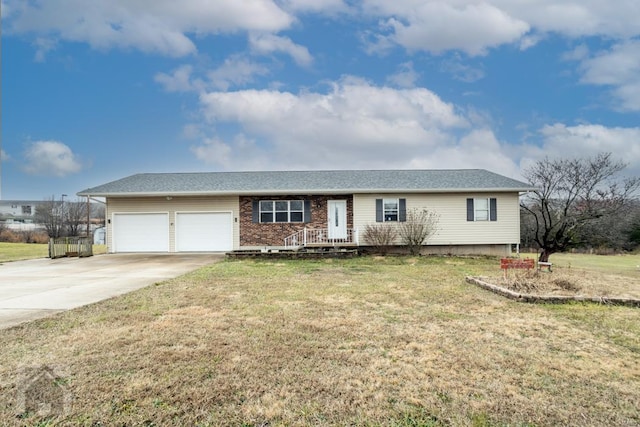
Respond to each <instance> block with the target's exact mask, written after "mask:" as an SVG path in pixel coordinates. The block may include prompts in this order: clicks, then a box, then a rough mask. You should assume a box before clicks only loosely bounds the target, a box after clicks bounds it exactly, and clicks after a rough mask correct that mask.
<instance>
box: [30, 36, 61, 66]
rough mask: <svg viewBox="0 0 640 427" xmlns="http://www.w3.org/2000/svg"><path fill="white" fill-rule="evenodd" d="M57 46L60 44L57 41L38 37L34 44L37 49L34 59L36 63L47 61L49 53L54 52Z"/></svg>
mask: <svg viewBox="0 0 640 427" xmlns="http://www.w3.org/2000/svg"><path fill="white" fill-rule="evenodd" d="M57 45H58V42H57V41H56V40H52V39H49V38H45V37H37V38H36V39H35V40H34V42H33V46H35V48H36V53H35V55H34V58H33V59H34V60H35V61H36V62H44V61H45V60H46V57H47V53H49V52H50V51H52V50H54V49H55V48H56V46H57Z"/></svg>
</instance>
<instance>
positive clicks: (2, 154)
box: [0, 150, 10, 162]
mask: <svg viewBox="0 0 640 427" xmlns="http://www.w3.org/2000/svg"><path fill="white" fill-rule="evenodd" d="M9 159H10V157H9V155H8V154H7V152H6V151H4V150H0V161H2V162H6V161H7V160H9Z"/></svg>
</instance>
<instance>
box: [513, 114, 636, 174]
mask: <svg viewBox="0 0 640 427" xmlns="http://www.w3.org/2000/svg"><path fill="white" fill-rule="evenodd" d="M539 133H540V136H541V137H542V144H541V145H527V146H523V147H522V156H523V158H522V161H521V166H522V167H525V168H526V167H527V166H528V165H530V164H532V163H533V162H534V161H535V160H540V159H542V158H544V157H551V158H554V157H556V158H557V157H593V156H595V155H597V154H598V153H602V152H611V153H613V155H614V156H615V157H616V158H618V159H619V160H622V161H624V162H625V163H628V164H629V168H628V170H627V172H628V173H630V174H633V175H635V176H640V143H638V141H640V127H631V128H623V127H606V126H602V125H595V124H582V125H577V126H567V125H565V124H563V123H556V124H553V125H546V126H544V127H542V128H541V129H540V131H539Z"/></svg>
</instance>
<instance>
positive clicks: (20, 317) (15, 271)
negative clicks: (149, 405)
mask: <svg viewBox="0 0 640 427" xmlns="http://www.w3.org/2000/svg"><path fill="white" fill-rule="evenodd" d="M223 257H224V255H222V254H108V255H97V256H93V257H89V258H60V259H55V260H52V259H48V258H43V259H33V260H28V261H15V262H7V263H4V264H0V329H2V328H7V327H10V326H14V325H17V324H19V323H22V322H25V321H28V320H33V319H38V318H41V317H46V316H49V315H51V314H53V313H58V312H60V311H65V310H69V309H72V308H75V307H80V306H83V305H87V304H91V303H94V302H97V301H101V300H103V299H107V298H110V297H113V296H116V295H121V294H124V293H127V292H131V291H133V290H135V289H139V288H142V287H145V286H148V285H151V284H153V283H157V282H161V281H163V280H167V279H171V278H173V277H176V276H180V275H182V274H185V273H188V272H190V271H192V270H195V269H197V268H199V267H202V266H204V265H207V264H211V263H213V262H217V261H219V260H221V259H222V258H223Z"/></svg>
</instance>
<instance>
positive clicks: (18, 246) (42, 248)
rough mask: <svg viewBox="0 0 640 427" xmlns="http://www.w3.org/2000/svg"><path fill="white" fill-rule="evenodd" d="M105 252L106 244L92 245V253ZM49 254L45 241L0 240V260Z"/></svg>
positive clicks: (46, 255) (5, 260) (40, 256)
mask: <svg viewBox="0 0 640 427" xmlns="http://www.w3.org/2000/svg"><path fill="white" fill-rule="evenodd" d="M105 253H107V247H106V245H93V254H94V255H100V254H105ZM48 256H49V245H48V244H46V243H6V242H0V262H7V261H20V260H25V259H33V258H46V257H48Z"/></svg>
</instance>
